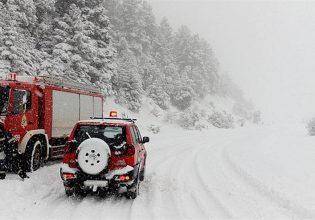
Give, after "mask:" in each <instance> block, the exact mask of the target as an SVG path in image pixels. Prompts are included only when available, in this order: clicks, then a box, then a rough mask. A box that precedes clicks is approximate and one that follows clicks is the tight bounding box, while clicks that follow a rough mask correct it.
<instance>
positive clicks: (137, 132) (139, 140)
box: [133, 126, 142, 143]
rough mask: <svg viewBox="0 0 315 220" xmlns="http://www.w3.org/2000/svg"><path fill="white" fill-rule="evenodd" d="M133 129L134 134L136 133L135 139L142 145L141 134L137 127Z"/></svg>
mask: <svg viewBox="0 0 315 220" xmlns="http://www.w3.org/2000/svg"><path fill="white" fill-rule="evenodd" d="M133 128H134V130H135V132H136V135H137V139H138V143H142V138H141V134H140V132H139V129H138V127H137V126H134V127H133Z"/></svg>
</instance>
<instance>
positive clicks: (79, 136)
mask: <svg viewBox="0 0 315 220" xmlns="http://www.w3.org/2000/svg"><path fill="white" fill-rule="evenodd" d="M89 138H99V139H102V140H104V141H105V142H106V143H107V144H108V145H109V146H110V147H112V146H118V145H120V144H122V143H123V142H126V140H127V139H126V127H125V126H104V125H102V126H100V125H81V126H80V127H78V128H77V129H76V131H75V133H74V139H75V140H76V141H77V144H78V146H79V145H80V144H81V143H82V142H83V141H85V140H86V139H89Z"/></svg>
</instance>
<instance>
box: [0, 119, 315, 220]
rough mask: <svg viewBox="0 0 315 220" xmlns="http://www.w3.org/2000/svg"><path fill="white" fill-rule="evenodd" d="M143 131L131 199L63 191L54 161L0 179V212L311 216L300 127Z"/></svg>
mask: <svg viewBox="0 0 315 220" xmlns="http://www.w3.org/2000/svg"><path fill="white" fill-rule="evenodd" d="M144 133H145V132H144ZM150 137H151V142H150V143H149V144H147V150H148V160H147V173H146V180H145V181H144V182H142V184H141V194H140V196H139V197H138V198H137V199H136V200H134V201H131V200H127V199H125V198H124V197H119V196H110V197H107V198H100V197H97V196H92V195H88V196H87V197H86V198H84V199H81V200H79V199H73V198H67V197H66V196H65V194H64V189H63V185H62V182H61V179H60V177H59V167H60V164H59V163H57V162H54V163H50V164H49V165H47V166H45V167H43V168H41V169H40V170H38V171H36V172H34V173H30V179H27V180H26V181H24V182H23V181H21V180H20V179H19V177H18V176H16V175H13V174H10V175H8V177H7V179H6V180H3V181H1V182H0V191H1V198H0V207H1V209H0V219H35V218H38V219H52V218H54V219H77V218H79V219H82V218H83V219H114V218H116V219H117V218H118V219H140V218H144V219H152V218H153V219H183V218H194V219H196V218H200V219H201V218H208V219H209V218H220V219H222V218H250V219H252V218H265V219H270V218H298V219H300V218H315V207H314V201H315V190H314V186H315V175H314V174H315V138H314V137H310V136H307V133H306V130H305V129H304V128H303V127H299V126H297V125H294V126H293V125H287V126H284V125H283V126H275V125H265V126H247V127H244V128H237V129H230V130H224V129H215V128H211V129H209V130H203V131H187V130H181V129H180V128H174V127H172V126H163V127H162V129H161V132H160V133H159V134H150Z"/></svg>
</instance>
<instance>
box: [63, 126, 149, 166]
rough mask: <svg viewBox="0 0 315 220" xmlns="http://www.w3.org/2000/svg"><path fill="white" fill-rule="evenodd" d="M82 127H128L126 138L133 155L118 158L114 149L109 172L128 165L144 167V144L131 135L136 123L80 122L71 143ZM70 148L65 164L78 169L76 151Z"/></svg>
mask: <svg viewBox="0 0 315 220" xmlns="http://www.w3.org/2000/svg"><path fill="white" fill-rule="evenodd" d="M81 125H100V126H102V125H109V126H118V127H126V138H127V143H126V144H127V146H128V148H134V149H133V150H132V151H133V153H132V154H130V155H126V154H125V155H119V156H116V155H115V154H114V152H113V149H111V151H112V152H111V157H110V160H109V164H108V170H109V171H110V170H115V169H119V168H122V167H125V166H126V165H129V166H131V167H134V166H135V165H137V164H141V167H144V165H145V164H144V163H145V157H146V150H145V147H144V145H143V144H142V143H137V142H134V141H133V139H132V135H131V128H132V127H133V126H136V125H135V124H134V123H121V124H119V123H108V122H103V123H99V122H78V123H77V124H76V126H75V127H74V129H73V130H72V132H71V135H70V137H69V141H70V142H71V141H72V140H73V138H74V134H75V131H76V129H77V128H78V127H79V126H81ZM67 148H68V146H66V149H65V154H64V159H63V163H65V164H69V167H72V168H76V167H77V166H78V164H77V163H76V162H75V161H76V149H72V150H69V149H67Z"/></svg>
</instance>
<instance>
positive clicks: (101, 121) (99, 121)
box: [78, 118, 134, 124]
mask: <svg viewBox="0 0 315 220" xmlns="http://www.w3.org/2000/svg"><path fill="white" fill-rule="evenodd" d="M78 123H82V124H85V123H92V124H93V123H96V124H106V123H107V124H132V123H134V121H132V120H131V119H128V118H126V119H125V120H124V119H108V118H106V119H89V120H81V121H79V122H78Z"/></svg>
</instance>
